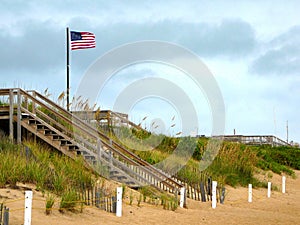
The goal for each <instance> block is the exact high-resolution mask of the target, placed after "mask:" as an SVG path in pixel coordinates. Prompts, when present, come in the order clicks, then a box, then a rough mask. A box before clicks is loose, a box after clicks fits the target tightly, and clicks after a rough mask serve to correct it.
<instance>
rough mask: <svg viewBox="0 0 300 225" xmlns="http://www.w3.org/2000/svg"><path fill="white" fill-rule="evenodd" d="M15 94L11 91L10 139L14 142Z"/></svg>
mask: <svg viewBox="0 0 300 225" xmlns="http://www.w3.org/2000/svg"><path fill="white" fill-rule="evenodd" d="M13 117H14V93H13V90H12V89H10V90H9V139H10V140H11V141H13V140H14V118H13Z"/></svg>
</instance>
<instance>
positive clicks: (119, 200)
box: [116, 187, 123, 217]
mask: <svg viewBox="0 0 300 225" xmlns="http://www.w3.org/2000/svg"><path fill="white" fill-rule="evenodd" d="M122 191H123V189H122V187H117V210H116V216H117V217H121V216H122Z"/></svg>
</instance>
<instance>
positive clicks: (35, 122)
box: [28, 119, 41, 125]
mask: <svg viewBox="0 0 300 225" xmlns="http://www.w3.org/2000/svg"><path fill="white" fill-rule="evenodd" d="M28 124H29V125H31V124H41V123H40V122H39V121H37V120H36V119H29V120H28Z"/></svg>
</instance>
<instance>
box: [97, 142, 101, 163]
mask: <svg viewBox="0 0 300 225" xmlns="http://www.w3.org/2000/svg"><path fill="white" fill-rule="evenodd" d="M101 150H102V149H101V140H100V138H98V139H97V153H98V154H97V157H98V163H100V160H101V157H102V152H101Z"/></svg>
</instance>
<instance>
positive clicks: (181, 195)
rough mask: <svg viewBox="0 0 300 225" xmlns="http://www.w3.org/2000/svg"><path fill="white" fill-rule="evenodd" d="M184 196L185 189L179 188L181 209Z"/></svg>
mask: <svg viewBox="0 0 300 225" xmlns="http://www.w3.org/2000/svg"><path fill="white" fill-rule="evenodd" d="M184 195H185V188H184V187H182V188H180V203H179V206H180V208H183V204H184Z"/></svg>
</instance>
